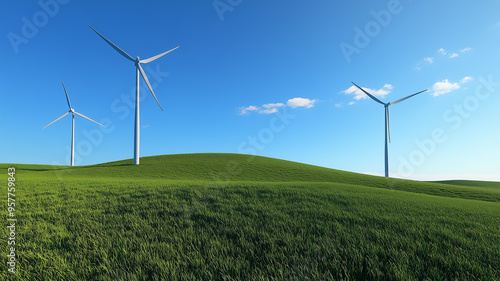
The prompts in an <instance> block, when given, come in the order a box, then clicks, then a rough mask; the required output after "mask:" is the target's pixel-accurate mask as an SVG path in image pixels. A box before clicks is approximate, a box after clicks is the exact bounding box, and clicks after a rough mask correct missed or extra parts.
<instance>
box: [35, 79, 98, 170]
mask: <svg viewBox="0 0 500 281" xmlns="http://www.w3.org/2000/svg"><path fill="white" fill-rule="evenodd" d="M62 84H63V88H64V93H66V100H67V101H68V107H69V111H68V112H66V113H64V114H63V115H62V116H61V117H59V118H57V119H56V120H54V121H52V122H50V123H49V125H47V126H45V127H43V129H45V128H47V127H48V126H50V125H52V123H55V122H56V121H57V120H59V119H61V118H63V117H64V116H66V115H68V114H69V113H70V112H71V114H72V116H73V117H72V119H73V125H72V126H71V166H74V165H75V114H76V115H79V116H81V117H83V118H85V119H88V120H90V121H92V122H94V123H96V124H99V125H101V126H103V127H104V125H102V124H100V123H99V122H96V121H94V120H92V119H90V118H88V117H87V116H85V115H83V114H81V113H78V112H76V111H75V110H74V109H73V108H72V107H71V102H70V101H69V96H68V92H67V91H66V86H64V82H63V83H62Z"/></svg>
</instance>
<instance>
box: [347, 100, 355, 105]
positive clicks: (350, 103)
mask: <svg viewBox="0 0 500 281" xmlns="http://www.w3.org/2000/svg"><path fill="white" fill-rule="evenodd" d="M355 103H356V102H354V101H351V102H349V103H348V104H347V105H353V104H355Z"/></svg>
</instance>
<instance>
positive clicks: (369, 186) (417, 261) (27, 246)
mask: <svg viewBox="0 0 500 281" xmlns="http://www.w3.org/2000/svg"><path fill="white" fill-rule="evenodd" d="M8 167H15V168H16V174H15V178H16V181H15V183H16V190H15V196H16V197H15V198H16V208H15V212H16V218H17V219H18V221H17V222H16V245H15V247H16V254H17V255H16V271H17V273H16V274H15V275H14V274H11V273H9V272H7V269H8V266H7V254H8V248H9V247H10V246H8V245H7V237H8V235H9V231H8V229H7V228H6V227H4V228H3V229H4V231H3V232H2V233H3V235H2V238H3V239H1V240H3V241H4V242H0V243H4V245H5V246H4V249H5V250H4V254H2V259H1V260H2V265H3V268H2V269H1V270H0V279H1V280H499V279H500V183H496V182H476V181H446V182H419V181H409V180H400V179H391V178H382V177H375V176H369V175H363V174H356V173H350V172H344V171H339V170H333V169H327V168H323V167H317V166H312V165H306V164H301V163H296V162H290V161H284V160H279V159H272V158H266V157H259V156H250V155H241V154H179V155H167V156H154V157H143V158H141V165H139V166H134V165H133V164H132V160H124V161H118V162H111V163H104V164H99V165H92V166H81V167H65V166H49V165H27V164H0V168H1V170H3V171H4V173H3V174H4V178H3V179H4V180H3V182H4V185H5V187H4V188H2V190H3V191H2V196H3V198H4V202H5V203H4V204H3V206H4V211H3V212H2V215H3V217H4V221H5V223H4V224H5V226H7V219H8V218H9V217H8V215H7V204H6V203H7V182H8V181H7V178H8V175H7V168H8Z"/></svg>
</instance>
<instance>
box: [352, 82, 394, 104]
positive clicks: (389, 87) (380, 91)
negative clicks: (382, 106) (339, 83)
mask: <svg viewBox="0 0 500 281" xmlns="http://www.w3.org/2000/svg"><path fill="white" fill-rule="evenodd" d="M363 90H365V91H367V92H368V93H370V94H371V95H373V96H375V97H380V98H384V97H385V96H386V95H387V94H389V93H390V92H391V90H392V85H391V84H385V85H384V87H382V88H381V89H378V90H373V89H369V88H364V87H363ZM342 93H344V94H346V95H354V99H355V100H360V99H366V98H368V96H367V95H366V94H365V93H363V91H361V90H360V89H358V87H356V86H351V87H350V88H349V89H347V90H345V91H342Z"/></svg>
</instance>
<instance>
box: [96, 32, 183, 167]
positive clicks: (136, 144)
mask: <svg viewBox="0 0 500 281" xmlns="http://www.w3.org/2000/svg"><path fill="white" fill-rule="evenodd" d="M89 27H90V28H92V30H94V31H95V32H96V33H97V35H99V36H100V37H101V38H102V39H104V41H106V43H108V44H109V45H110V46H111V47H112V48H113V49H115V50H116V51H117V52H118V53H120V55H122V56H123V57H125V58H126V59H128V60H130V61H132V62H134V64H135V68H136V95H135V131H134V165H139V140H140V120H139V73H140V74H141V75H142V78H144V81H145V82H146V84H147V85H148V88H149V90H150V91H151V93H152V94H153V97H154V98H155V100H156V103H158V106H159V107H160V109H161V110H162V111H163V108H161V105H160V102H158V99H157V98H156V95H155V92H154V91H153V88H152V87H151V84H150V83H149V80H148V77H147V76H146V73H145V72H144V69H142V66H141V63H148V62H152V61H154V60H156V59H158V58H160V57H162V56H164V55H166V54H168V53H170V52H172V51H173V50H175V49H177V48H179V46H177V47H175V48H173V49H172V50H169V51H166V52H164V53H161V54H159V55H156V56H154V57H151V58H149V59H145V60H141V59H139V57H137V58H136V59H134V58H133V57H132V56H131V55H129V54H127V53H125V52H124V51H123V50H122V49H120V48H119V47H118V46H116V45H115V44H113V42H111V41H109V40H108V39H107V38H106V37H104V36H102V34H101V33H99V32H97V30H95V29H94V28H93V27H92V26H89Z"/></svg>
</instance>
